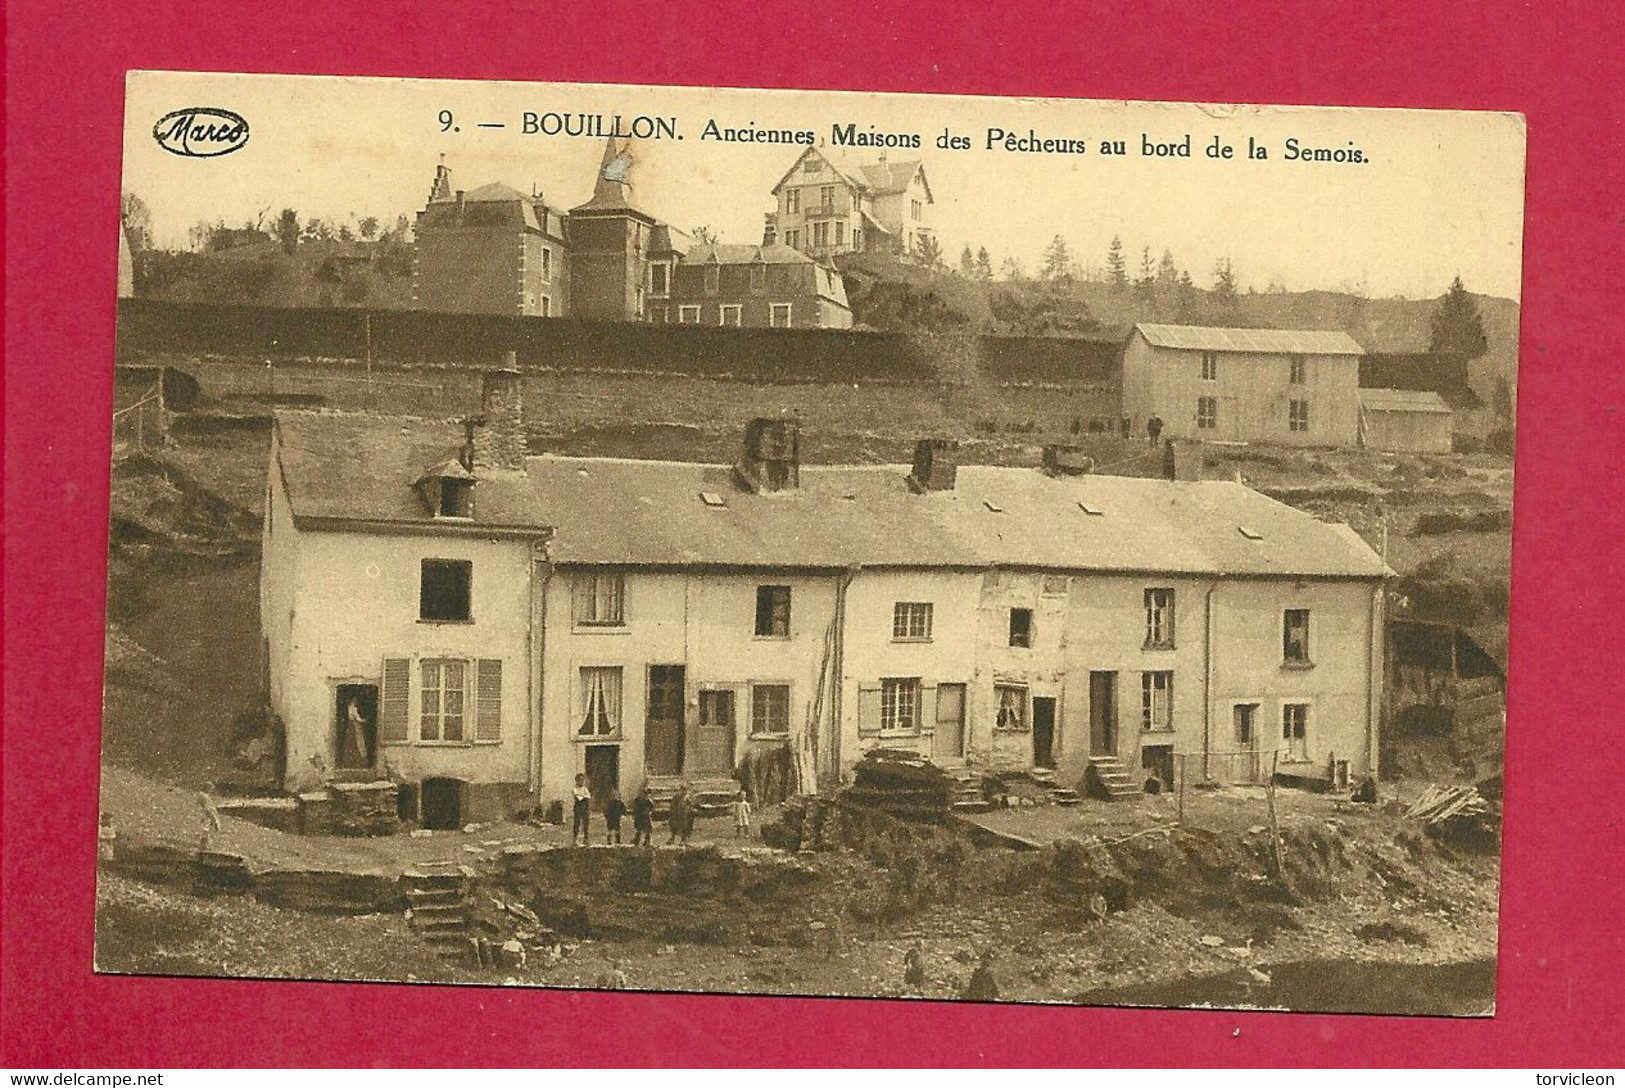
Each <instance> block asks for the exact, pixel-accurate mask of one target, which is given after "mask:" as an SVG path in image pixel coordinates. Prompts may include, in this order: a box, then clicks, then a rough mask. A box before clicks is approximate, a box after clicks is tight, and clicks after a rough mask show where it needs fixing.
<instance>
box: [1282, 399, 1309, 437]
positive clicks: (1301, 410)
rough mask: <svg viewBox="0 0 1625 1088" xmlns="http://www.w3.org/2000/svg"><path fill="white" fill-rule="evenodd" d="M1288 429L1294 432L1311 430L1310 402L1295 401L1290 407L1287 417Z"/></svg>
mask: <svg viewBox="0 0 1625 1088" xmlns="http://www.w3.org/2000/svg"><path fill="white" fill-rule="evenodd" d="M1287 429H1288V430H1293V431H1307V430H1308V429H1309V402H1308V401H1306V400H1295V401H1293V402H1292V404H1291V406H1290V413H1289V415H1288V416H1287Z"/></svg>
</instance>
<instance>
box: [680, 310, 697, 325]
mask: <svg viewBox="0 0 1625 1088" xmlns="http://www.w3.org/2000/svg"><path fill="white" fill-rule="evenodd" d="M691 314H692V315H693V320H692V321H691V320H689V315H691ZM677 323H678V324H679V325H698V324H699V323H700V307H699V306H696V305H679V306H678V307H677Z"/></svg>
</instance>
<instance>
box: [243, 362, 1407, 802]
mask: <svg viewBox="0 0 1625 1088" xmlns="http://www.w3.org/2000/svg"><path fill="white" fill-rule="evenodd" d="M521 381H522V379H521V377H520V375H519V374H518V372H517V371H512V370H504V371H496V372H493V373H491V374H488V375H487V376H486V379H485V386H484V394H483V397H484V402H483V405H482V409H481V414H480V415H479V416H478V417H477V418H476V419H473V420H470V421H467V422H466V423H465V422H463V421H458V420H444V421H435V420H423V419H408V418H399V417H388V416H382V415H373V414H356V413H333V412H282V413H279V414H278V415H277V417H276V421H275V426H274V428H273V434H272V440H271V450H270V459H271V464H270V473H269V480H270V484H269V497H268V502H267V505H266V514H265V524H264V540H263V557H262V568H261V583H260V606H261V616H262V622H263V628H264V636H265V649H266V655H267V663H268V670H267V675H268V678H269V699H270V704H271V706H272V708H273V709H274V711H275V713H276V714H277V715H278V717H279V718H280V720H281V721H282V722H283V723H284V729H285V739H286V780H285V785H286V787H287V788H289V789H292V790H309V789H314V788H317V787H319V786H321V785H323V784H325V783H329V782H333V781H335V780H344V779H345V778H355V777H370V778H378V777H381V776H387V777H388V778H391V779H393V780H394V781H396V782H398V783H400V785H401V789H402V802H403V803H402V809H403V811H404V812H406V813H407V814H408V815H409V816H417V817H419V818H421V819H422V820H423V821H424V822H425V823H426V824H427V825H429V826H458V825H460V824H462V823H463V822H466V821H468V820H475V819H484V818H489V817H493V816H497V815H500V814H502V813H504V812H513V811H518V810H521V809H526V808H529V807H531V806H534V805H540V804H545V803H547V802H549V801H551V800H554V799H558V798H563V797H566V796H567V795H568V794H569V792H570V789H571V787H572V784H573V781H574V778H575V776H576V775H577V774H585V775H587V776H588V778H589V779H590V781H591V784H592V787H593V792H594V795H595V797H598V798H602V797H603V796H604V795H605V793H606V791H607V790H608V789H609V788H610V787H612V786H614V787H618V788H619V789H620V790H622V791H623V792H628V791H634V790H636V789H637V788H639V787H640V786H642V785H644V784H645V783H650V784H652V785H655V786H662V785H664V784H668V783H671V782H674V781H676V780H677V779H678V778H679V777H682V778H685V779H688V780H691V781H703V780H707V779H711V780H726V779H727V778H728V777H729V776H730V775H733V774H735V773H738V772H739V771H740V770H741V768H743V767H745V766H747V765H750V764H752V763H753V762H760V761H763V760H769V759H774V758H781V757H783V758H785V759H787V760H788V761H791V762H793V764H794V765H795V766H796V767H797V768H798V771H799V780H800V781H801V782H802V783H803V785H804V786H805V787H808V788H810V787H811V785H812V783H813V782H814V781H816V782H818V783H822V784H825V785H827V784H831V783H834V782H836V781H839V780H841V779H842V778H843V777H845V776H846V775H847V774H848V773H849V772H850V771H851V769H852V768H853V766H854V764H855V762H856V761H857V760H858V759H859V758H861V756H862V755H863V753H864V752H865V751H866V750H868V749H870V748H873V747H876V746H883V747H887V748H905V749H913V750H915V751H918V752H921V753H927V754H929V755H930V756H931V757H932V758H933V759H935V760H936V761H938V762H939V763H942V764H945V765H949V766H962V767H969V768H1001V769H1023V768H1036V769H1046V770H1047V769H1053V770H1054V774H1055V777H1056V778H1057V780H1058V781H1060V782H1062V783H1064V784H1066V785H1068V786H1070V785H1073V784H1077V783H1081V782H1083V781H1084V780H1086V779H1088V778H1089V777H1090V776H1091V775H1093V776H1094V777H1095V778H1097V779H1098V780H1100V781H1102V782H1108V781H1109V782H1117V783H1122V782H1124V781H1125V780H1126V781H1134V782H1135V783H1136V785H1137V784H1138V782H1139V781H1141V780H1144V781H1146V782H1148V783H1150V782H1153V781H1154V782H1156V783H1159V784H1163V785H1171V784H1173V783H1175V782H1176V781H1178V780H1181V779H1186V778H1188V779H1192V780H1198V781H1206V780H1212V781H1252V782H1256V781H1263V780H1264V779H1266V778H1267V777H1268V776H1270V775H1271V774H1272V773H1275V774H1280V775H1285V776H1295V777H1299V778H1303V779H1309V780H1317V781H1322V782H1333V783H1340V782H1342V781H1344V780H1346V779H1347V778H1349V777H1351V776H1352V777H1358V776H1363V775H1365V774H1367V773H1374V772H1375V769H1376V758H1377V752H1378V738H1377V731H1378V724H1379V720H1378V716H1379V708H1380V705H1381V694H1382V690H1383V676H1382V670H1383V652H1382V649H1383V647H1382V641H1383V640H1382V632H1383V630H1384V623H1383V608H1384V593H1383V583H1384V580H1385V578H1386V577H1387V576H1388V575H1389V574H1390V572H1389V571H1388V569H1387V568H1386V566H1385V565H1384V563H1383V562H1382V561H1381V560H1380V559H1379V558H1378V557H1377V555H1375V554H1374V553H1373V552H1372V550H1371V549H1370V548H1369V547H1368V546H1366V545H1365V544H1364V543H1363V542H1362V541H1361V540H1360V539H1359V538H1358V537H1357V536H1356V535H1355V534H1354V533H1353V532H1352V531H1351V530H1349V529H1348V528H1347V527H1344V526H1337V525H1330V524H1325V523H1322V522H1320V521H1317V520H1316V519H1314V518H1313V517H1311V516H1309V515H1308V514H1305V513H1303V512H1301V511H1298V510H1294V509H1292V508H1290V507H1288V506H1285V505H1283V504H1281V503H1278V502H1275V501H1273V500H1271V499H1269V498H1267V497H1265V496H1263V495H1261V494H1259V493H1257V492H1255V491H1252V490H1249V489H1248V488H1246V487H1244V486H1242V485H1240V484H1239V483H1232V482H1221V481H1201V480H1188V479H1139V478H1116V477H1110V476H1097V475H1089V474H1075V473H1074V471H1072V470H1071V469H1069V468H1068V466H1069V465H1072V464H1073V462H1072V461H1071V460H1069V459H1068V458H1067V457H1065V456H1061V455H1059V454H1057V456H1054V457H1046V459H1045V467H1042V468H1041V467H1037V466H1035V467H1032V468H996V467H990V466H980V465H968V464H966V465H961V464H958V463H957V450H956V448H955V447H954V446H953V445H952V444H951V443H944V442H934V441H930V440H925V441H922V442H921V443H920V445H919V448H918V451H917V453H916V456H915V459H914V463H913V464H912V465H817V466H815V465H809V464H803V463H802V461H801V457H800V435H799V430H798V427H797V425H796V423H795V422H794V421H792V420H786V419H771V420H757V421H756V422H754V423H753V424H752V425H751V426H750V427H749V428H748V429H747V431H746V434H745V436H744V442H743V445H742V448H741V452H740V457H739V459H738V461H737V462H736V463H734V464H701V463H687V462H662V461H631V460H621V459H614V458H595V457H563V456H528V455H527V454H526V450H525V431H524V422H523V410H522V403H521ZM1196 460H1197V461H1199V458H1197V459H1196ZM1185 463H1187V462H1186V459H1185V458H1182V457H1178V458H1176V457H1170V464H1171V465H1173V466H1175V467H1176V468H1177V467H1178V466H1179V465H1181V464H1185ZM1178 474H1179V473H1178V472H1175V473H1174V475H1178Z"/></svg>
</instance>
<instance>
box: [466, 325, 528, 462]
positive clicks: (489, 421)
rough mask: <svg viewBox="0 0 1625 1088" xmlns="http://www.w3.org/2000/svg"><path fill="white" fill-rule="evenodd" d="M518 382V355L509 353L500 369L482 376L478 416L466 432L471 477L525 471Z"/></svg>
mask: <svg viewBox="0 0 1625 1088" xmlns="http://www.w3.org/2000/svg"><path fill="white" fill-rule="evenodd" d="M522 380H523V378H522V376H521V375H520V373H519V363H518V356H517V354H516V353H515V352H511V351H510V352H508V354H507V357H506V359H505V360H504V365H503V366H502V368H501V369H499V370H488V371H486V373H485V377H484V381H483V382H482V383H481V389H480V415H479V418H478V419H476V420H475V421H474V425H473V427H472V428H471V429H470V432H469V449H470V457H469V460H470V462H471V463H470V465H469V468H471V469H472V470H473V472H474V473H475V475H480V474H482V473H487V472H523V471H524V470H525V412H524V394H523V392H522V390H521V382H522Z"/></svg>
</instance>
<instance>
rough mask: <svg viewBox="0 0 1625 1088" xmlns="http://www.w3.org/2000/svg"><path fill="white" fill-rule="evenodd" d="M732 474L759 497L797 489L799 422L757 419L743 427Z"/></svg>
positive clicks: (798, 484)
mask: <svg viewBox="0 0 1625 1088" xmlns="http://www.w3.org/2000/svg"><path fill="white" fill-rule="evenodd" d="M734 474H735V475H736V476H738V477H739V480H740V482H741V483H742V484H744V485H745V487H747V488H748V489H750V490H751V491H754V492H756V493H757V494H759V495H763V494H769V493H772V492H775V491H794V490H795V489H796V488H798V487H800V486H801V423H800V422H799V421H797V420H794V419H766V418H758V419H753V420H751V421H750V422H749V423H747V424H745V448H744V450H743V451H742V455H741V457H740V459H739V463H738V464H737V465H735V466H734Z"/></svg>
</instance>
